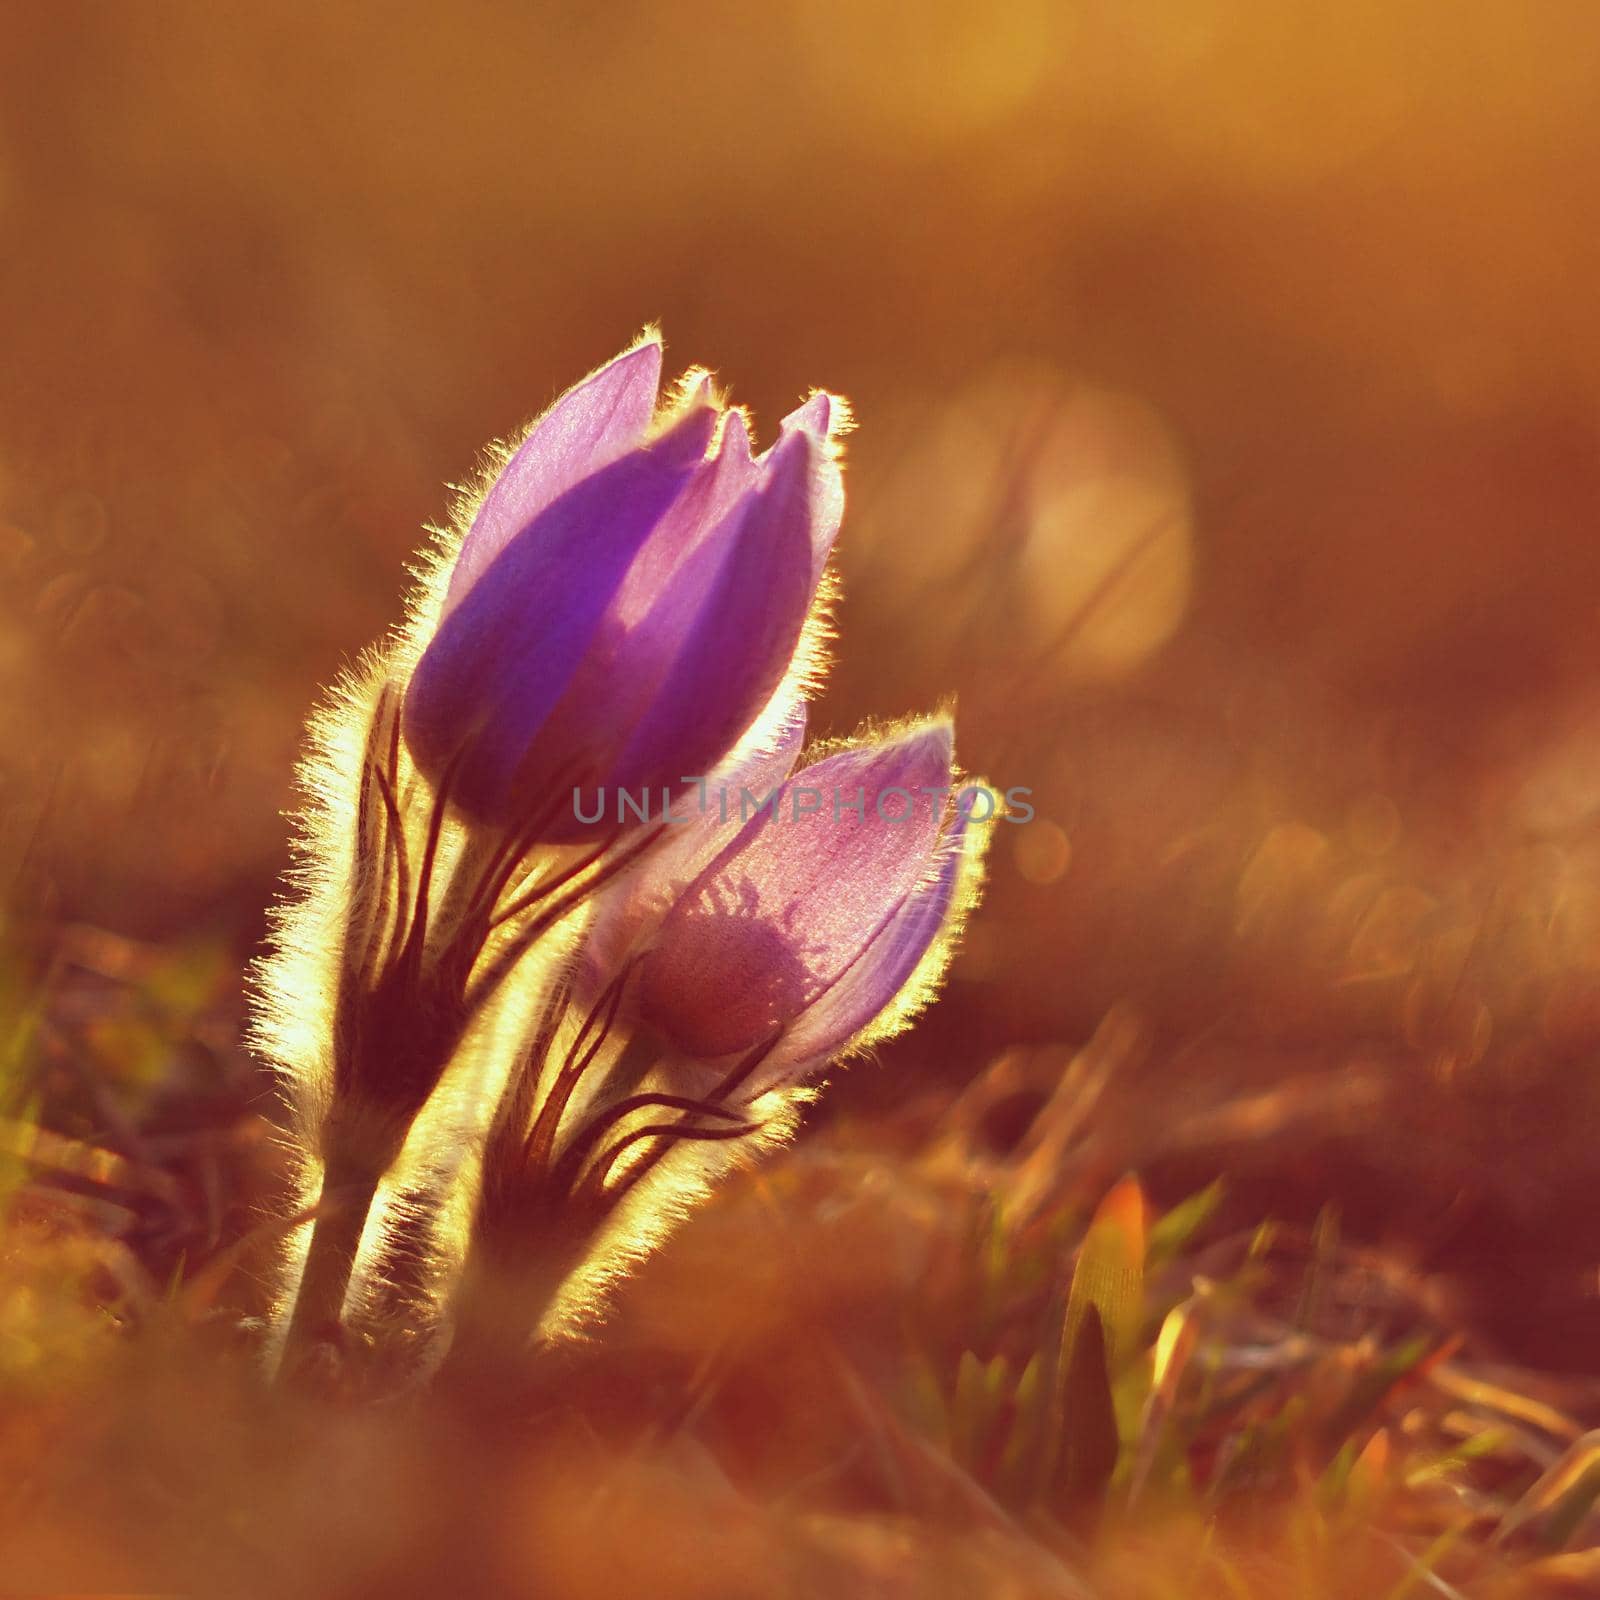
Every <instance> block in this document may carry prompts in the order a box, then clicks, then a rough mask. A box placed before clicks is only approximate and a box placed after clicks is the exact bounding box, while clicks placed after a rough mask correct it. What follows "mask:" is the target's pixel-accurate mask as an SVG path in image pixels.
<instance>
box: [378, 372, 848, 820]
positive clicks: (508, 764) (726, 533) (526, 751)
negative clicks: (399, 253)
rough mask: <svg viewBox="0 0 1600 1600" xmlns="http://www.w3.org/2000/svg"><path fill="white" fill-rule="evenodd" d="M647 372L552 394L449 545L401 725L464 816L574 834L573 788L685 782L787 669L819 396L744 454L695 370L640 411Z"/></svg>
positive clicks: (815, 532) (835, 498)
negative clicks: (671, 402)
mask: <svg viewBox="0 0 1600 1600" xmlns="http://www.w3.org/2000/svg"><path fill="white" fill-rule="evenodd" d="M660 369H661V348H660V345H659V344H657V343H655V342H653V341H652V342H648V343H645V344H642V345H640V346H638V347H637V348H636V349H633V350H630V351H628V352H627V353H625V354H624V355H622V356H619V357H618V358H617V359H616V360H615V361H613V362H611V364H610V365H609V366H607V367H604V368H602V369H601V370H600V371H599V372H598V373H596V374H595V375H594V376H593V377H591V378H589V379H587V380H585V381H584V382H583V383H581V384H579V385H578V386H577V387H575V388H573V389H571V390H569V391H568V392H567V393H566V394H565V395H563V396H562V397H561V399H560V400H558V401H557V402H556V404H555V405H554V406H553V407H552V408H551V409H550V411H549V412H547V413H546V415H545V416H544V418H543V419H542V420H541V421H540V422H539V423H538V424H536V426H535V427H534V429H533V431H532V432H531V433H530V434H529V435H528V437H527V439H526V440H525V441H524V442H523V443H522V445H521V446H520V447H519V448H518V449H517V451H516V452H515V453H514V454H513V455H512V456H511V458H510V460H509V461H508V462H507V463H506V465H505V467H504V468H503V470H502V471H501V472H500V474H499V476H498V477H497V478H496V479H495V481H494V483H493V485H492V486H491V487H490V489H489V492H488V494H487V495H486V496H485V498H484V501H483V504H482V506H481V508H480V509H479V511H478V514H477V516H476V518H475V519H474V521H473V524H472V527H471V528H470V529H469V530H468V532H467V534H466V537H465V538H464V540H463V541H462V545H461V549H460V552H459V554H458V556H457V558H456V563H455V566H454V568H453V570H452V572H451V575H450V580H449V585H448V588H447V591H446V594H445V598H444V604H443V607H442V613H441V616H440V620H439V624H438V628H437V631H436V632H435V633H434V636H433V638H432V639H431V640H430V641H429V643H428V645H427V647H426V649H425V650H424V651H423V654H422V657H421V659H420V661H419V662H418V663H417V667H416V670H415V672H414V674H413V676H412V679H411V683H410V686H409V688H408V689H407V692H406V702H405V734H406V740H407V744H408V746H409V748H410V750H411V753H412V756H413V758H414V759H415V761H416V763H417V765H418V766H419V767H420V768H421V770H422V771H423V772H424V773H425V774H426V775H427V776H428V777H429V778H430V779H431V780H433V781H434V782H435V783H440V782H443V781H444V780H445V777H446V774H448V775H449V784H450V795H451V798H452V800H453V801H454V802H455V804H456V805H457V806H459V807H460V809H461V810H462V811H464V812H465V813H466V814H467V815H469V816H471V817H473V818H475V819H477V820H480V821H483V822H486V823H490V824H493V825H497V826H502V827H507V828H511V827H518V826H526V825H527V823H528V822H529V820H530V819H531V818H535V817H538V816H540V815H543V814H548V816H549V821H548V823H547V824H546V825H544V826H543V828H542V831H541V833H540V837H541V838H543V839H544V840H546V841H550V842H556V841H560V840H565V839H572V838H575V837H578V836H579V835H580V834H582V833H583V832H584V831H585V827H584V825H583V824H582V823H581V822H580V821H579V820H578V817H577V815H576V814H575V808H574V807H573V806H572V805H571V804H570V803H563V799H564V797H569V796H570V795H571V793H572V791H573V790H574V789H587V790H589V791H590V792H591V793H592V792H593V790H595V789H597V788H603V789H604V790H606V791H607V792H608V793H610V792H615V791H618V790H628V791H629V792H630V793H632V794H634V795H643V794H646V793H648V794H649V795H650V796H651V798H652V799H653V800H656V799H659V796H660V794H661V793H662V791H663V790H671V791H672V792H675V793H676V792H679V791H681V789H682V788H683V786H684V784H685V783H686V782H687V780H689V779H690V778H692V777H695V776H697V775H699V774H702V773H705V772H708V771H710V770H711V769H712V768H713V767H714V766H715V764H716V763H717V762H718V761H719V760H721V758H722V757H723V755H724V754H725V753H726V752H727V751H728V750H729V749H730V748H731V747H732V746H733V745H734V744H735V743H736V742H737V741H738V740H739V738H740V736H741V734H743V733H744V731H745V730H746V729H747V728H748V727H749V726H750V725H751V723H752V721H753V720H754V719H755V718H756V717H757V715H758V713H761V712H762V709H763V707H765V706H767V705H768V702H769V700H770V699H771V698H772V696H773V695H774V692H775V691H776V690H777V689H778V687H779V685H780V684H781V683H783V681H784V680H785V677H786V674H788V673H789V671H790V667H791V663H792V662H793V661H794V659H795V655H796V649H797V646H798V644H799V641H800V638H801V634H802V630H803V628H804V625H805V622H806V618H807V616H808V614H809V613H810V611H811V609H812V606H813V603H814V601H815V598H816V595H817V589H818V585H819V583H820V582H821V579H822V572H823V567H824V565H825V563H826V560H827V554H828V550H829V548H830V547H831V544H832V540H833V537H834V534H835V532H836V531H837V527H838V520H839V510H840V506H841V504H842V489H841V482H840V475H839V469H838V466H837V464H836V462H835V461H834V458H833V453H832V449H831V446H830V433H829V430H830V428H832V427H833V426H834V425H835V423H834V416H833V408H832V405H831V404H830V403H829V402H828V401H827V398H826V397H825V396H820V397H817V398H815V399H813V400H812V401H810V402H808V403H807V405H806V406H803V407H801V409H800V410H799V411H797V412H796V413H794V415H793V416H792V417H790V418H789V419H787V420H786V422H785V424H784V428H783V431H782V433H781V435H780V437H779V440H778V442H777V443H776V444H775V445H774V446H773V447H772V448H771V449H770V450H769V451H767V452H766V453H765V454H763V455H762V456H760V457H759V458H752V456H751V452H750V442H749V438H748V435H747V433H746V429H745V423H744V419H743V417H742V415H741V414H740V413H739V412H737V411H733V410H725V409H723V408H722V406H721V405H720V404H719V402H718V401H717V399H716V397H715V396H714V395H713V393H712V391H711V387H710V383H709V380H702V382H701V383H700V384H699V386H698V387H697V388H695V389H694V390H693V391H692V392H690V393H689V394H687V395H686V396H685V397H684V398H683V399H682V400H681V401H680V402H679V403H678V404H677V405H676V406H675V407H673V408H671V409H669V410H668V411H667V412H666V413H665V414H664V415H660V416H658V415H656V388H657V384H658V382H659V377H660ZM606 810H607V812H608V813H609V814H611V815H614V808H613V807H610V806H607V807H606ZM590 814H591V815H592V814H593V813H592V811H591V812H590Z"/></svg>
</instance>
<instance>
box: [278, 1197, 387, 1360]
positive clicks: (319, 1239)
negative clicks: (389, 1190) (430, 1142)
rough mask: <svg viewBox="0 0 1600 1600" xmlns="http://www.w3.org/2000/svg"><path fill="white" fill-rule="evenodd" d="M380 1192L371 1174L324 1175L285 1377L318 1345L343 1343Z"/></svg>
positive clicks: (286, 1350)
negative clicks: (348, 1298) (348, 1303)
mask: <svg viewBox="0 0 1600 1600" xmlns="http://www.w3.org/2000/svg"><path fill="white" fill-rule="evenodd" d="M377 1188H378V1178H377V1177H376V1176H374V1175H371V1174H367V1173H357V1172H353V1171H341V1170H338V1169H336V1168H333V1167H330V1168H329V1169H328V1171H327V1173H326V1174H325V1175H324V1177H323V1180H322V1199H321V1202H320V1203H319V1214H318V1216H317V1219H316V1221H315V1222H314V1223H312V1225H311V1246H310V1249H309V1250H308V1251H307V1252H306V1264H305V1270H304V1271H303V1272H302V1273H301V1275H300V1284H299V1287H298V1288H297V1289H296V1290H295V1300H294V1313H293V1315H292V1316H291V1317H290V1319H289V1331H288V1334H287V1336H286V1338H285V1342H284V1350H283V1361H282V1365H281V1367H280V1369H279V1370H280V1372H281V1373H283V1374H285V1375H288V1376H291V1377H292V1376H293V1374H294V1372H295V1371H296V1369H297V1368H298V1366H299V1365H300V1362H301V1361H302V1360H303V1358H304V1357H305V1355H306V1354H307V1353H308V1352H309V1351H310V1350H311V1349H313V1348H314V1347H315V1346H316V1345H318V1344H321V1343H324V1342H337V1340H338V1338H339V1333H340V1327H341V1318H342V1315H343V1312H344V1301H345V1295H346V1294H347V1293H348V1292H349V1289H350V1274H351V1272H352V1271H353V1270H354V1268H355V1264H356V1251H357V1250H358V1249H359V1247H360V1244H361V1235H362V1233H363V1232H364V1231H365V1229H366V1225H367V1216H368V1213H369V1212H370V1211H371V1210H372V1201H373V1196H374V1195H375V1194H376V1193H377Z"/></svg>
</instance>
